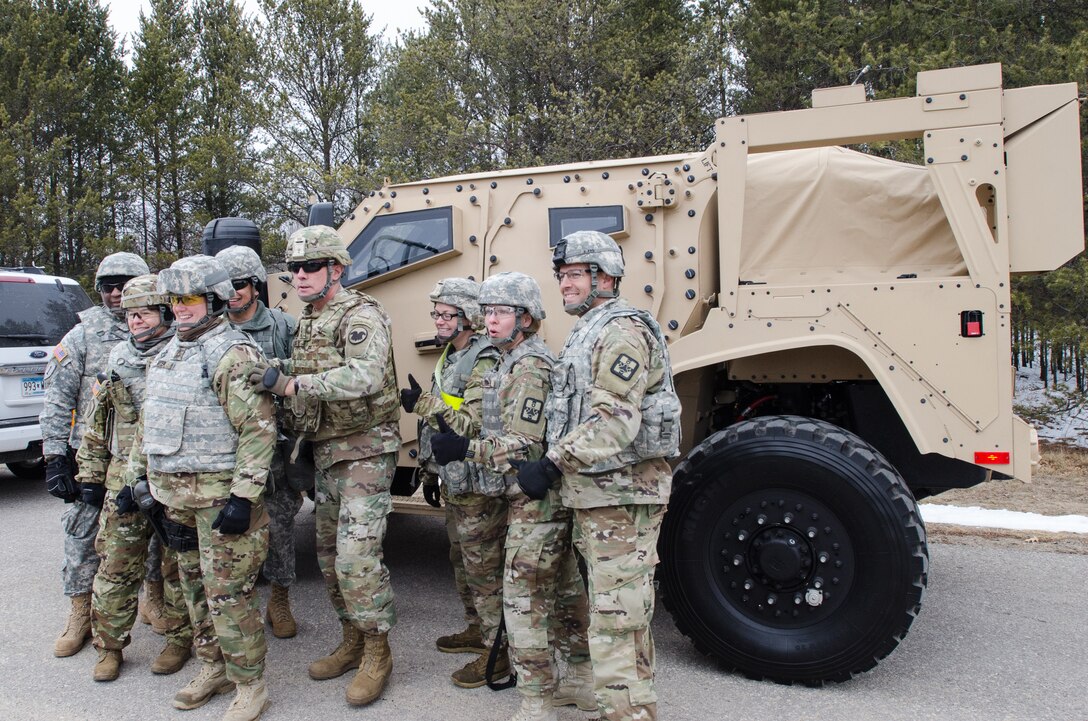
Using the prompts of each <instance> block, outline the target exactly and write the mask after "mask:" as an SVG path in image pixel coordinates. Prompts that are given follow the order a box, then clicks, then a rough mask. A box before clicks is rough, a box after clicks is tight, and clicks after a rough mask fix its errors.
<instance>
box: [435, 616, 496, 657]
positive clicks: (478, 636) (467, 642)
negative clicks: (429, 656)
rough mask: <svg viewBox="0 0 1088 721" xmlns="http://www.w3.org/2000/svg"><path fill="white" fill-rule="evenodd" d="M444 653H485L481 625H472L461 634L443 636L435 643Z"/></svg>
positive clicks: (485, 647) (485, 648)
mask: <svg viewBox="0 0 1088 721" xmlns="http://www.w3.org/2000/svg"><path fill="white" fill-rule="evenodd" d="M434 645H435V646H437V647H438V650H439V651H441V652H442V653H485V652H486V651H487V646H485V645H484V637H483V634H482V633H480V625H479V624H476V623H474V624H471V625H470V626H469V627H468V628H466V629H465V630H464V631H461V632H460V633H453V634H450V635H449V636H441V637H439V639H438V640H437V641H435V643H434Z"/></svg>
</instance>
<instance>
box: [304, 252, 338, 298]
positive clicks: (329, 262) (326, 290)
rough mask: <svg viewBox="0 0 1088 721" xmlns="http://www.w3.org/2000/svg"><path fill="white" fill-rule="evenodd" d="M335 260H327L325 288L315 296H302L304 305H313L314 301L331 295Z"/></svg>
mask: <svg viewBox="0 0 1088 721" xmlns="http://www.w3.org/2000/svg"><path fill="white" fill-rule="evenodd" d="M333 263H334V261H333V259H332V258H327V259H326V260H325V287H324V288H322V289H321V290H320V291H318V292H317V293H314V294H313V295H300V296H299V300H301V301H302V302H304V303H313V302H314V301H318V300H321V299H322V298H324V297H325V296H327V295H328V294H329V289H330V288H332V282H333V281H332V266H333Z"/></svg>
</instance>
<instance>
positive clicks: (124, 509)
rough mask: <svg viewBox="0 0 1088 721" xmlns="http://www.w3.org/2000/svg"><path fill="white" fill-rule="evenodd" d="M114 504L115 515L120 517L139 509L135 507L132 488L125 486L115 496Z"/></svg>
mask: <svg viewBox="0 0 1088 721" xmlns="http://www.w3.org/2000/svg"><path fill="white" fill-rule="evenodd" d="M116 503H117V514H118V515H121V516H126V515H128V514H129V513H135V512H136V511H138V510H140V507H139V506H138V505H136V499H135V498H134V497H133V495H132V486H125V487H124V488H122V489H121V492H120V493H118V494H117V501H116Z"/></svg>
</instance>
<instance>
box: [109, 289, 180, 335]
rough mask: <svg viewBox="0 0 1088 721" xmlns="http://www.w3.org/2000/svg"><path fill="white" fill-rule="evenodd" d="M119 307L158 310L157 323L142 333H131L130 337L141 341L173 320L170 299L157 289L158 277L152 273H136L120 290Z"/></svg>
mask: <svg viewBox="0 0 1088 721" xmlns="http://www.w3.org/2000/svg"><path fill="white" fill-rule="evenodd" d="M121 308H122V309H125V310H128V309H130V308H156V309H158V311H159V323H158V324H157V325H155V326H152V327H151V328H148V329H147V330H145V331H143V332H142V333H133V334H132V339H133V340H134V341H136V342H137V343H142V342H144V341H147V340H149V339H150V338H151V337H152V336H154V335H156V331H158V330H159V329H160V328H163V327H164V326H169V325H170V323H172V322H173V321H174V312H173V311H172V310H171V309H170V299H169V298H168V297H167V296H166V295H165V294H163V293H160V292H159V289H158V277H157V276H156V275H155V274H154V273H148V274H146V275H138V276H136V277H135V278H133V279H132V280H130V281H129V282H127V283H125V287H124V288H123V289H122V290H121Z"/></svg>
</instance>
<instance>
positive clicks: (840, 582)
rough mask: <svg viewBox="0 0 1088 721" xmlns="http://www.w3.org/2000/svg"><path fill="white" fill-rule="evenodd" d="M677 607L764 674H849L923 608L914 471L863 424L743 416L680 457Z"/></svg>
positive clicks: (735, 659)
mask: <svg viewBox="0 0 1088 721" xmlns="http://www.w3.org/2000/svg"><path fill="white" fill-rule="evenodd" d="M660 551H661V558H662V564H661V569H660V571H659V573H658V576H659V578H660V579H661V588H662V592H663V597H664V602H665V606H666V607H667V608H668V609H669V611H671V612H672V615H673V617H674V619H675V621H676V625H677V627H678V628H679V629H680V631H681V632H682V633H683V634H684V635H686V636H688V637H689V638H691V640H692V641H693V642H694V643H695V646H696V648H698V649H699V650H700V651H702V652H704V653H706V654H709V655H712V656H714V657H717V658H718V659H720V660H721V661H722V662H723V663H724V664H725V665H726V666H727V667H729V668H731V669H735V670H738V671H741V672H743V673H744V674H746V675H748V676H750V677H753V678H769V679H773V680H775V681H779V682H786V683H790V682H802V683H806V684H813V685H815V684H820V683H823V682H824V681H844V680H846V679H849V678H850V677H851V676H852V675H853V674H855V673H858V672H861V671H866V670H868V669H870V668H872V667H873V666H875V665H876V663H877V661H879V660H880V659H881V658H883V657H885V656H887V655H888V654H889V653H891V651H892V650H893V649H894V648H895V647H896V646H897V645H898V644H899V642H900V641H901V640H902V639H903V637H904V636H905V635H906V633H907V630H908V629H909V628H910V625H911V622H912V621H913V620H914V617H915V616H916V615H917V613H918V610H919V608H920V606H921V600H922V593H923V591H924V590H925V586H926V574H927V571H928V567H929V552H928V550H927V548H926V535H925V527H924V526H923V524H922V519H921V517H920V516H919V513H918V506H917V503H916V502H915V500H914V498H913V496H912V495H911V492H910V489H908V488H907V486H906V484H905V483H904V481H903V479H902V477H901V476H900V475H899V473H898V472H896V470H895V469H894V468H892V466H891V465H889V464H888V462H887V461H886V460H885V459H884V457H883V456H881V455H880V453H879V452H878V451H877V450H876V449H875V448H873V447H872V446H870V445H869V444H868V443H866V442H865V441H863V440H861V439H860V438H858V437H857V436H856V435H854V434H853V433H850V432H849V431H846V430H843V429H842V428H839V427H837V426H834V425H831V424H830V423H825V422H823V421H818V420H814V419H811V418H802V417H798V416H766V417H760V418H756V419H753V420H750V421H744V422H742V423H738V424H736V425H734V426H731V427H729V428H727V429H725V430H724V431H721V432H719V433H716V434H714V435H713V436H710V437H709V438H707V439H706V440H705V441H704V442H703V443H701V444H699V446H697V447H696V448H694V449H692V451H691V452H690V453H689V454H688V456H687V457H686V458H685V459H684V460H683V461H682V462H681V463H680V465H679V466H678V467H677V468H676V474H675V478H674V483H673V492H672V498H671V500H670V502H669V510H668V513H667V514H666V516H665V522H664V526H663V528H662V534H661V544H660Z"/></svg>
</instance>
